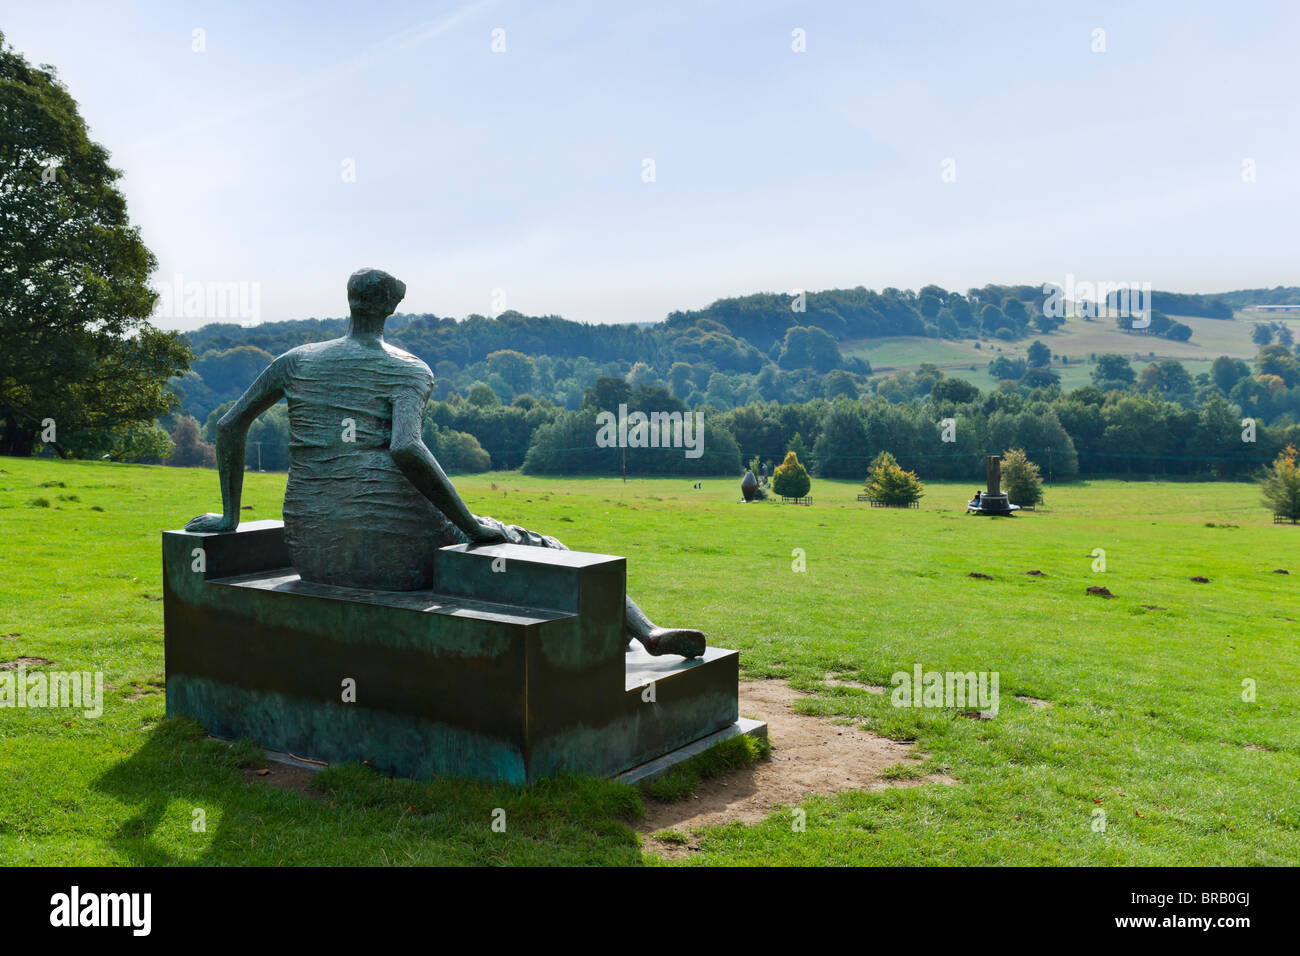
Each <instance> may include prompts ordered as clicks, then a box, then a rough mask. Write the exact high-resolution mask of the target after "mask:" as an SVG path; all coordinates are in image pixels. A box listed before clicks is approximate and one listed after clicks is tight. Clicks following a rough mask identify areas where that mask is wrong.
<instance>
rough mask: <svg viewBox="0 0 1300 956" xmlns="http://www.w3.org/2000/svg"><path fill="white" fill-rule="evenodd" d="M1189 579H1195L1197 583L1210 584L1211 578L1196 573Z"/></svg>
mask: <svg viewBox="0 0 1300 956" xmlns="http://www.w3.org/2000/svg"><path fill="white" fill-rule="evenodd" d="M1187 580H1189V581H1195V582H1196V583H1197V584H1209V583H1210V579H1209V578H1207V577H1204V576H1203V575H1200V574H1198V575H1196V577H1194V578H1188V579H1187Z"/></svg>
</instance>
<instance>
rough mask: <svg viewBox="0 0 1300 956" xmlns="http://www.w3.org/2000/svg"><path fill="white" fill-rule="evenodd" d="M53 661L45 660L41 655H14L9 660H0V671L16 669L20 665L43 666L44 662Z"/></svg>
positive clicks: (49, 662)
mask: <svg viewBox="0 0 1300 956" xmlns="http://www.w3.org/2000/svg"><path fill="white" fill-rule="evenodd" d="M53 663H54V661H47V660H46V659H45V658H43V657H15V658H14V659H13V660H11V661H0V671H16V670H18V668H20V667H44V666H45V665H46V664H53Z"/></svg>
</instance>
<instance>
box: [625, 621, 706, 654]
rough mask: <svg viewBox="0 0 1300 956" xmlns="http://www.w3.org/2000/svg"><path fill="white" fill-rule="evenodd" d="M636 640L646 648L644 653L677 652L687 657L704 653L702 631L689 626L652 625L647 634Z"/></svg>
mask: <svg viewBox="0 0 1300 956" xmlns="http://www.w3.org/2000/svg"><path fill="white" fill-rule="evenodd" d="M637 640H639V641H640V642H641V646H642V647H644V648H645V649H646V653H648V654H652V655H654V656H655V657H658V656H659V655H661V654H677V655H678V656H680V657H685V658H688V659H689V658H692V657H702V656H703V655H704V646H705V640H704V632H703V631H697V630H694V629H692V628H689V627H654V628H651V629H650V633H649V634H647V635H646V636H645V637H640V638H637Z"/></svg>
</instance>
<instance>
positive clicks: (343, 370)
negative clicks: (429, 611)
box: [279, 338, 466, 591]
mask: <svg viewBox="0 0 1300 956" xmlns="http://www.w3.org/2000/svg"><path fill="white" fill-rule="evenodd" d="M279 363H281V364H282V371H281V373H280V374H281V376H282V378H281V382H280V385H281V387H282V388H283V390H284V394H285V397H286V398H287V399H288V402H289V483H288V486H287V488H286V489H285V494H284V534H285V541H286V543H287V544H288V547H289V553H290V555H291V556H292V559H293V563H294V567H295V568H296V569H297V571H298V573H299V574H300V575H301V576H302V579H303V580H304V581H316V582H320V583H324V584H335V585H341V586H343V587H355V588H365V589H375V590H392V591H407V590H413V589H417V588H424V587H429V586H431V585H432V583H433V559H434V554H435V553H436V552H437V550H438V549H439V548H441V547H443V546H445V545H448V544H455V543H457V542H461V541H464V540H466V539H465V537H464V535H463V534H462V533H461V532H460V530H459V529H458V528H456V527H455V525H453V524H452V523H451V522H450V521H449V520H448V519H447V518H446V516H444V515H443V514H442V512H440V511H439V510H438V509H437V508H435V507H434V506H433V504H432V503H430V502H429V500H428V499H427V498H425V497H424V496H423V495H422V494H420V492H419V491H417V490H416V488H415V486H414V485H412V484H411V483H410V482H409V481H408V480H407V479H406V476H405V475H403V474H402V472H401V471H400V470H399V469H398V467H397V465H396V464H395V463H394V462H393V459H392V456H391V455H390V453H389V441H390V439H391V438H392V430H393V401H392V399H393V395H394V393H395V392H397V391H399V390H413V391H414V392H415V393H416V394H418V395H419V398H420V402H421V403H423V402H424V401H426V400H427V399H428V396H429V393H430V391H431V390H432V387H433V373H432V372H430V371H429V367H428V366H427V365H425V364H424V363H423V362H422V361H420V360H419V359H418V358H416V357H415V356H414V355H410V354H409V353H407V352H403V351H401V350H400V349H395V348H393V347H392V346H389V345H386V344H384V343H383V342H381V341H378V340H368V341H367V340H357V339H352V338H342V339H334V340H332V341H329V342H319V343H313V344H311V345H304V346H301V347H299V348H296V349H293V350H292V351H290V352H287V353H286V354H285V355H284V356H282V358H281V359H280V360H279ZM349 420H350V422H349Z"/></svg>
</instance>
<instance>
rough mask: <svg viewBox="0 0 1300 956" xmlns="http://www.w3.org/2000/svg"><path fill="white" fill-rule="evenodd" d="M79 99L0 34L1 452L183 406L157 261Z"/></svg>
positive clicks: (179, 355) (97, 443)
mask: <svg viewBox="0 0 1300 956" xmlns="http://www.w3.org/2000/svg"><path fill="white" fill-rule="evenodd" d="M120 176H121V173H120V172H119V171H118V170H116V169H114V168H112V167H111V166H110V165H109V154H108V151H107V150H106V149H104V147H103V146H100V145H99V144H98V143H95V142H92V141H91V140H90V138H89V136H88V135H87V131H86V124H85V122H84V120H83V119H82V118H81V115H80V113H79V112H78V109H77V104H76V101H75V100H73V98H72V96H71V95H70V94H69V93H68V91H67V89H66V88H65V87H64V86H63V85H62V83H60V82H59V80H58V78H57V77H56V76H55V74H54V73H53V72H52V71H50V70H48V69H45V68H37V67H33V66H31V65H30V64H28V63H27V61H26V60H25V59H24V58H23V57H21V56H19V55H18V54H17V53H15V52H14V51H13V50H12V48H9V47H6V46H5V44H4V37H3V34H0V224H2V225H0V262H2V263H3V268H0V342H3V343H4V347H3V349H0V454H10V455H28V454H31V452H32V451H33V449H34V447H35V445H36V443H37V440H38V438H40V437H42V436H43V435H46V434H49V423H51V422H52V423H53V426H54V432H53V434H54V437H53V440H52V441H50V442H49V444H51V445H53V446H54V447H55V448H56V450H58V451H59V452H60V454H64V455H71V454H82V455H90V454H95V453H99V452H103V451H111V449H112V448H113V447H114V446H115V445H116V444H117V443H118V442H119V441H120V440H121V439H122V438H123V436H124V435H126V434H127V433H128V432H129V431H130V430H131V429H132V428H134V427H136V426H137V425H140V424H142V423H143V424H149V423H152V422H153V421H154V419H156V418H157V417H159V416H160V415H163V414H165V413H166V412H167V411H168V410H169V409H170V408H172V407H173V405H174V404H175V398H174V396H173V394H172V393H171V392H169V391H168V390H167V388H166V384H167V379H168V378H169V377H170V376H174V375H179V374H180V373H182V372H184V371H185V370H186V368H187V366H188V363H189V360H190V358H191V357H192V356H191V352H190V350H189V348H188V346H187V345H186V343H185V341H184V340H183V339H182V338H181V337H180V335H179V334H178V333H174V332H161V331H159V330H157V329H155V328H154V327H153V326H151V325H150V324H149V322H148V317H149V314H150V312H151V311H152V310H153V305H154V301H155V298H156V297H155V294H154V292H153V291H152V290H151V289H150V288H149V286H148V280H149V276H150V274H151V273H152V272H153V270H154V269H155V268H156V267H157V262H156V260H155V259H154V257H153V254H152V253H150V252H149V250H148V249H146V248H145V245H144V243H143V242H142V241H141V240H140V235H139V231H138V229H136V228H135V227H133V226H131V224H130V222H129V220H128V217H127V212H126V201H125V199H123V197H122V194H121V193H120V192H119V191H118V189H117V180H118V179H119V178H120Z"/></svg>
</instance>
